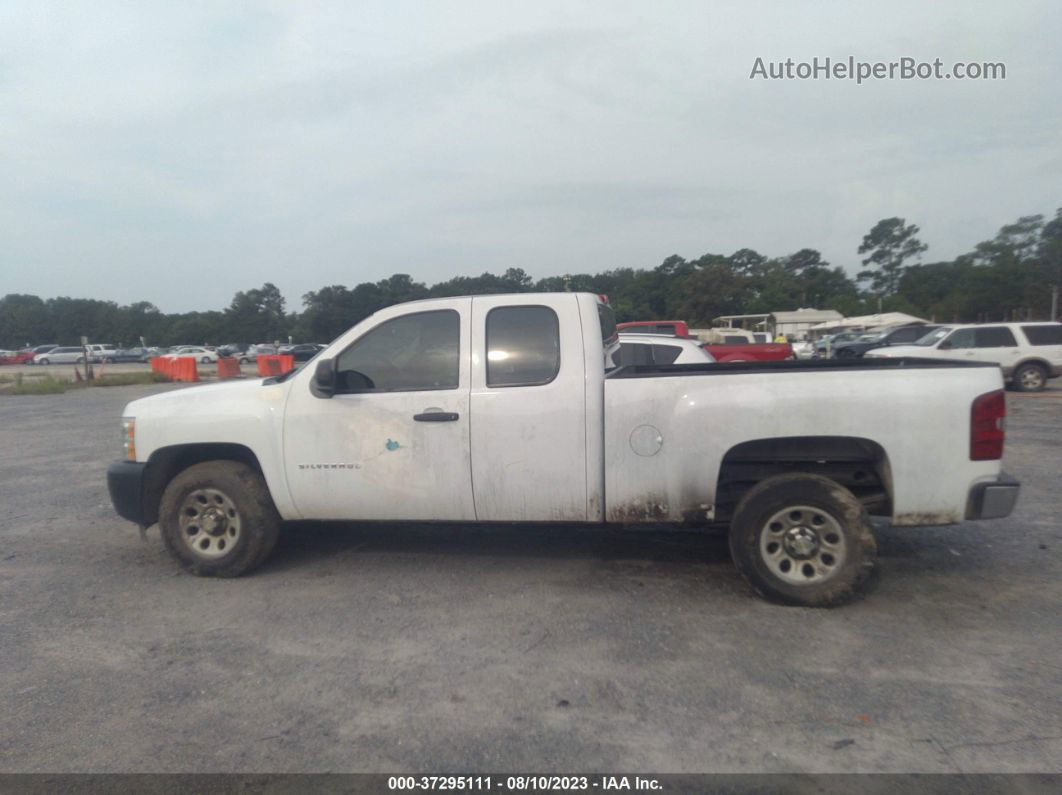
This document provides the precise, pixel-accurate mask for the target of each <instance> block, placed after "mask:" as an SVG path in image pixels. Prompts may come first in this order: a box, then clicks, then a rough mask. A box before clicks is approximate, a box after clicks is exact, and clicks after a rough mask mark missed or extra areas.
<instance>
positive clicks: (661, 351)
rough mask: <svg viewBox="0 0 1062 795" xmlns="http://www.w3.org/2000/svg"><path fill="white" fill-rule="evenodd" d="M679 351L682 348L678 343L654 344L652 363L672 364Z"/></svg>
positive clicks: (680, 351)
mask: <svg viewBox="0 0 1062 795" xmlns="http://www.w3.org/2000/svg"><path fill="white" fill-rule="evenodd" d="M646 347H648V346H646ZM680 353H682V348H680V347H679V346H678V345H654V346H653V364H673V363H674V361H675V359H677V358H678V357H679V354H680Z"/></svg>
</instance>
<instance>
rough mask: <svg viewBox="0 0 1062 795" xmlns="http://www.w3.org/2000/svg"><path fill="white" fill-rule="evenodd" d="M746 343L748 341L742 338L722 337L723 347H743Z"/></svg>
mask: <svg viewBox="0 0 1062 795" xmlns="http://www.w3.org/2000/svg"><path fill="white" fill-rule="evenodd" d="M747 343H748V340H747V339H745V338H744V337H728V336H726V335H724V336H723V344H724V345H745V344H747Z"/></svg>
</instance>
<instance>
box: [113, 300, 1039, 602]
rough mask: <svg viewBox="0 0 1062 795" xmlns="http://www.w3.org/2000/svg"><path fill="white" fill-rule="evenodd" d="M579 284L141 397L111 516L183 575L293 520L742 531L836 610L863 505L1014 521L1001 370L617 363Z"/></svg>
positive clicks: (848, 589) (930, 516) (786, 576)
mask: <svg viewBox="0 0 1062 795" xmlns="http://www.w3.org/2000/svg"><path fill="white" fill-rule="evenodd" d="M617 336H618V335H617V334H616V331H615V321H614V319H613V315H612V310H611V309H610V308H609V307H608V306H607V305H606V304H604V303H602V302H601V301H600V300H599V298H598V297H597V296H594V295H590V294H583V293H560V294H555V293H545V294H530V295H527V294H525V295H490V296H474V297H464V298H439V299H429V300H425V301H417V302H413V303H409V304H401V305H398V306H393V307H390V308H388V309H385V310H382V311H380V312H377V313H376V314H374V315H372V316H371V317H369V318H367V319H365V320H364V321H362V322H361V323H359V324H358V325H357V326H355V327H354V328H352V329H350V330H349V331H347V332H346V333H345V334H343V335H342V336H340V337H339V338H338V339H336V340H335V341H334V342H333V343H332V344H331V345H329V346H328V347H327V348H326V349H325V350H324V351H322V352H321V354H320V355H318V356H317V357H316V359H315V360H313V361H311V362H309V363H308V364H306V365H304V366H303V367H301V368H299V369H297V370H294V371H291V372H290V373H287V374H285V375H282V376H278V377H273V378H266V379H264V380H257V379H256V380H252V381H241V382H227V383H219V384H214V385H206V386H198V387H192V388H187V389H180V390H175V391H171V392H166V393H163V394H159V395H154V396H152V397H147V398H143V399H140V400H135V401H133V402H132V403H130V404H129V405H128V406H127V408H126V410H125V415H124V417H123V418H122V427H123V429H124V437H125V460H123V461H118V462H115V463H114V464H112V465H111V467H110V468H109V470H108V485H109V488H110V493H111V499H112V501H113V503H114V506H115V508H116V510H117V512H118V513H119V514H120V515H121V516H123V517H125V518H126V519H129V520H131V521H133V522H136V523H138V524H140V525H141V526H142V527H147V526H150V525H152V524H155V523H156V522H158V524H159V525H160V528H161V532H162V536H163V539H164V540H165V543H166V545H167V546H168V548H169V549H170V551H171V552H172V553H173V554H174V556H175V557H176V558H177V559H178V560H179V561H180V562H181V563H182V564H183V565H184V566H185V567H186V568H187V569H189V570H190V571H192V572H193V573H195V574H199V575H208V576H211V575H212V576H236V575H239V574H243V573H244V572H247V571H250V570H251V569H253V568H254V567H256V566H257V565H259V564H260V563H262V562H263V561H264V560H265V559H266V557H267V556H268V555H269V553H270V550H271V549H272V547H273V545H274V543H275V541H276V539H277V534H278V531H279V527H280V524H281V522H282V521H283V520H351V521H357V520H373V521H381V520H383V521H395V522H408V521H418V522H419V521H445V522H555V523H564V524H576V523H612V524H617V525H638V524H647V525H661V524H676V525H688V526H693V527H705V526H709V525H717V524H721V525H724V526H727V527H729V537H730V547H731V551H732V553H733V558H734V561H735V563H736V564H737V566H738V567H739V569H740V570H741V572H742V573H743V574H744V575H745V577H746V578H747V579H748V580H749V582H750V583H751V584H752V586H753V587H754V588H755V589H756V590H757V591H758V592H759V593H761V594H762V595H765V596H767V597H769V598H772V599H775V600H778V601H782V602H788V603H795V604H804V605H831V604H837V603H840V602H842V601H844V600H845V599H846V598H847V597H849V596H850V595H851V593H852V592H853V590H854V589H856V588H857V587H858V585H859V583H860V582H861V581H862V580H863V578H864V577H865V576H866V574H867V573H868V572H869V570H870V568H871V567H872V566H873V561H874V556H875V542H874V537H873V534H872V526H871V524H870V521H869V518H868V515H869V514H877V515H880V516H884V517H889V518H891V520H892V522H893V523H894V524H898V525H939V524H949V523H953V522H960V521H962V520H963V519H991V518H996V517H1002V516H1006V515H1008V514H1009V513H1010V512H1011V510H1012V508H1013V506H1014V504H1015V501H1016V500H1017V496H1018V489H1019V485H1018V483H1017V482H1016V481H1015V480H1013V479H1012V478H1009V477H1008V476H1007V475H1005V474H1003V473H1002V472H1001V468H1000V458H1001V457H1002V452H1003V418H1004V414H1005V401H1004V394H1003V391H1002V387H1003V382H1002V379H1001V376H1000V371H999V367H997V366H995V365H983V364H976V363H975V364H967V363H954V362H931V361H918V360H910V359H891V360H877V361H864V360H861V359H855V360H852V361H813V362H797V361H780V362H743V363H735V364H715V363H700V364H688V365H657V364H653V365H642V366H618V367H617V366H614V365H613V361H612V354H613V353H614V352H615V351H616V350H617V349H618V343H617Z"/></svg>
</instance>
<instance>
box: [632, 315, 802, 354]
mask: <svg viewBox="0 0 1062 795" xmlns="http://www.w3.org/2000/svg"><path fill="white" fill-rule="evenodd" d="M616 330H617V331H619V332H620V333H623V332H627V333H628V334H630V333H634V332H637V333H638V334H661V335H666V336H673V337H686V338H692V335H691V334H690V327H689V324H687V323H686V322H685V321H682V320H639V321H634V322H629V323H617V324H616ZM697 339H699V340H700V341H701V343H702V345H701V347H702V348H704V349H705V350H706V351H708V353H710V354H712V356H714V357H715V360H716V361H717V362H777V361H782V360H784V359H794V358H796V357H795V356H794V355H793V346H792V345H790V344H789V343H788V342H756V338H755V337H754V336H753V335H752V332H750V331H745V330H744V329H732V328H714V329H707V330H705V331H701V332H698V334H697Z"/></svg>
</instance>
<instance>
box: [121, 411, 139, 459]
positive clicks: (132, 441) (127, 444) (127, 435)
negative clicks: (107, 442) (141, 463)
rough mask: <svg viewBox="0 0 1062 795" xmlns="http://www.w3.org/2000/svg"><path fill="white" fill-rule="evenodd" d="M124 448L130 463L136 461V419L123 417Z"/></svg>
mask: <svg viewBox="0 0 1062 795" xmlns="http://www.w3.org/2000/svg"><path fill="white" fill-rule="evenodd" d="M122 448H123V450H124V452H125V457H126V459H127V460H129V461H136V418H135V417H122Z"/></svg>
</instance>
